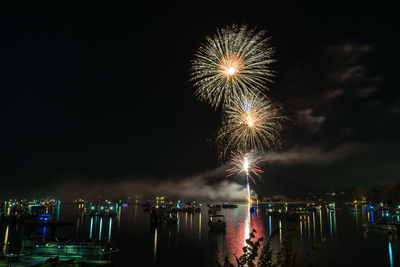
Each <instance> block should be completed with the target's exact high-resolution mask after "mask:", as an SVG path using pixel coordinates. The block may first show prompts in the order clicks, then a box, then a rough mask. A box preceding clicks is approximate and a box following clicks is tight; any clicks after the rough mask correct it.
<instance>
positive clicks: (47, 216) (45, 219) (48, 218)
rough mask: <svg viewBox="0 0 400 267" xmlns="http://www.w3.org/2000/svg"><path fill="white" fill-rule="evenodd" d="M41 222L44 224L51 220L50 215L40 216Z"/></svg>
mask: <svg viewBox="0 0 400 267" xmlns="http://www.w3.org/2000/svg"><path fill="white" fill-rule="evenodd" d="M39 220H41V221H42V222H47V221H49V220H50V215H49V214H40V215H39Z"/></svg>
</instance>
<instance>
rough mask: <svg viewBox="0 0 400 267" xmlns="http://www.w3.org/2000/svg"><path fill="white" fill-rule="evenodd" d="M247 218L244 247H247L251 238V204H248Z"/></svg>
mask: <svg viewBox="0 0 400 267" xmlns="http://www.w3.org/2000/svg"><path fill="white" fill-rule="evenodd" d="M246 214H247V216H246V219H245V221H244V242H243V243H244V246H246V245H247V243H246V239H248V238H249V236H250V203H248V205H247V212H246Z"/></svg>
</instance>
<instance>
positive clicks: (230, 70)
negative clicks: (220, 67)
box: [226, 67, 236, 75]
mask: <svg viewBox="0 0 400 267" xmlns="http://www.w3.org/2000/svg"><path fill="white" fill-rule="evenodd" d="M235 72H236V69H235V68H233V67H229V68H228V69H227V70H226V74H228V75H233V74H235Z"/></svg>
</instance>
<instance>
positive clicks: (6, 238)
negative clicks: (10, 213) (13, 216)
mask: <svg viewBox="0 0 400 267" xmlns="http://www.w3.org/2000/svg"><path fill="white" fill-rule="evenodd" d="M9 228H10V226H9V225H7V228H6V233H5V235H4V247H3V253H4V254H6V253H7V246H8V244H7V243H8V230H9Z"/></svg>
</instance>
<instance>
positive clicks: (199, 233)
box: [199, 212, 201, 240]
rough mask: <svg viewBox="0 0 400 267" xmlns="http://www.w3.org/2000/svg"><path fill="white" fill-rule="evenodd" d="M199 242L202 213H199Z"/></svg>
mask: <svg viewBox="0 0 400 267" xmlns="http://www.w3.org/2000/svg"><path fill="white" fill-rule="evenodd" d="M199 240H201V212H200V213H199Z"/></svg>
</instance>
